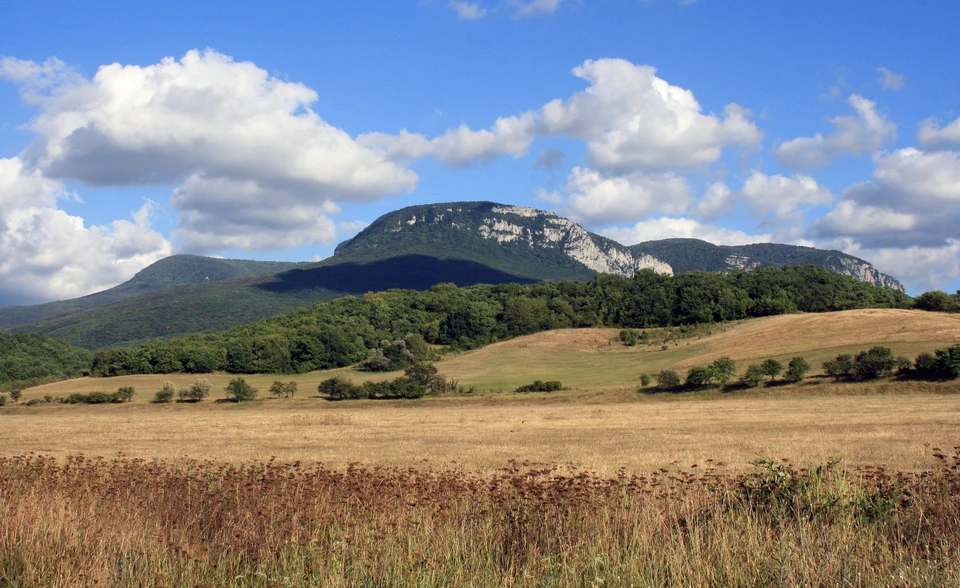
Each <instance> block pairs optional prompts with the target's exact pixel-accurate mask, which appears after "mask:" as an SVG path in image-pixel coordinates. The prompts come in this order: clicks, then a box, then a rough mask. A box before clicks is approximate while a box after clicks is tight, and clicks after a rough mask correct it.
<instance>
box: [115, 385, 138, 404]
mask: <svg viewBox="0 0 960 588" xmlns="http://www.w3.org/2000/svg"><path fill="white" fill-rule="evenodd" d="M136 393H137V392H136V390H134V388H133V386H120V387H119V388H117V391H116V392H114V393H113V394H112V397H111V398H110V402H130V401H131V400H132V399H133V395H134V394H136Z"/></svg>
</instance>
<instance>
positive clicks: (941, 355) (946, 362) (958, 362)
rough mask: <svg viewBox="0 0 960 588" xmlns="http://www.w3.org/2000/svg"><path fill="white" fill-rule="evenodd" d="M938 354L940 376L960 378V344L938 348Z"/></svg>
mask: <svg viewBox="0 0 960 588" xmlns="http://www.w3.org/2000/svg"><path fill="white" fill-rule="evenodd" d="M936 356H937V371H938V372H939V374H940V377H943V378H948V379H953V378H960V344H957V345H954V346H952V347H947V348H946V349H937V351H936Z"/></svg>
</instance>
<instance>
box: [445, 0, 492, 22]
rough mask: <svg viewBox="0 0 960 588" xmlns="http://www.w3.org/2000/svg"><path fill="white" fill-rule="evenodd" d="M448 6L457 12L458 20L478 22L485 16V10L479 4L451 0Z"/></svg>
mask: <svg viewBox="0 0 960 588" xmlns="http://www.w3.org/2000/svg"><path fill="white" fill-rule="evenodd" d="M448 6H449V7H450V8H452V9H454V10H455V11H456V12H457V18H459V19H460V20H478V19H481V18H483V17H484V16H486V15H487V9H486V8H483V7H482V6H480V3H479V2H463V1H460V0H453V1H451V2H450V3H449V4H448Z"/></svg>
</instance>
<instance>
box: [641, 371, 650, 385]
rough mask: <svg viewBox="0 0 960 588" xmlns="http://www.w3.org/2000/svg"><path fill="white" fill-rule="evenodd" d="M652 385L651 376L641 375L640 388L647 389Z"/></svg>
mask: <svg viewBox="0 0 960 588" xmlns="http://www.w3.org/2000/svg"><path fill="white" fill-rule="evenodd" d="M649 385H650V374H640V386H641V387H643V388H646V387H647V386H649Z"/></svg>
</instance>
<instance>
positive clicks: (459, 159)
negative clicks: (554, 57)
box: [357, 113, 534, 167]
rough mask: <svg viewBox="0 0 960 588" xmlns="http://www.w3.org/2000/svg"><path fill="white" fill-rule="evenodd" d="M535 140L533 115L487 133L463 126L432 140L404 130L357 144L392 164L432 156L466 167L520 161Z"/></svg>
mask: <svg viewBox="0 0 960 588" xmlns="http://www.w3.org/2000/svg"><path fill="white" fill-rule="evenodd" d="M533 139H534V117H533V114H532V113H525V114H522V115H520V116H511V117H507V118H498V119H497V121H496V122H495V123H494V125H493V127H491V128H490V129H481V130H479V131H474V130H471V129H470V128H469V127H468V126H466V125H460V126H459V127H457V128H455V129H449V130H447V132H445V133H444V134H442V135H440V136H439V137H435V138H433V139H427V138H426V137H425V136H424V135H421V134H419V133H410V132H408V131H406V130H404V131H401V132H400V134H398V135H389V134H386V133H367V134H364V135H360V136H359V137H358V138H357V142H358V143H359V144H360V145H362V146H364V147H366V148H368V149H372V150H377V151H379V152H381V153H383V154H384V156H385V157H388V158H390V159H391V160H394V161H401V162H406V161H410V160H413V159H418V158H421V157H426V156H428V155H431V156H433V157H436V158H437V159H438V160H439V161H441V162H443V163H446V164H449V165H454V166H457V167H466V166H469V165H470V164H472V163H473V162H475V161H477V160H481V161H492V160H494V159H496V158H498V157H501V156H503V155H512V156H514V157H522V156H523V155H525V154H526V153H527V148H529V147H530V144H531V143H532V142H533Z"/></svg>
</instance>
